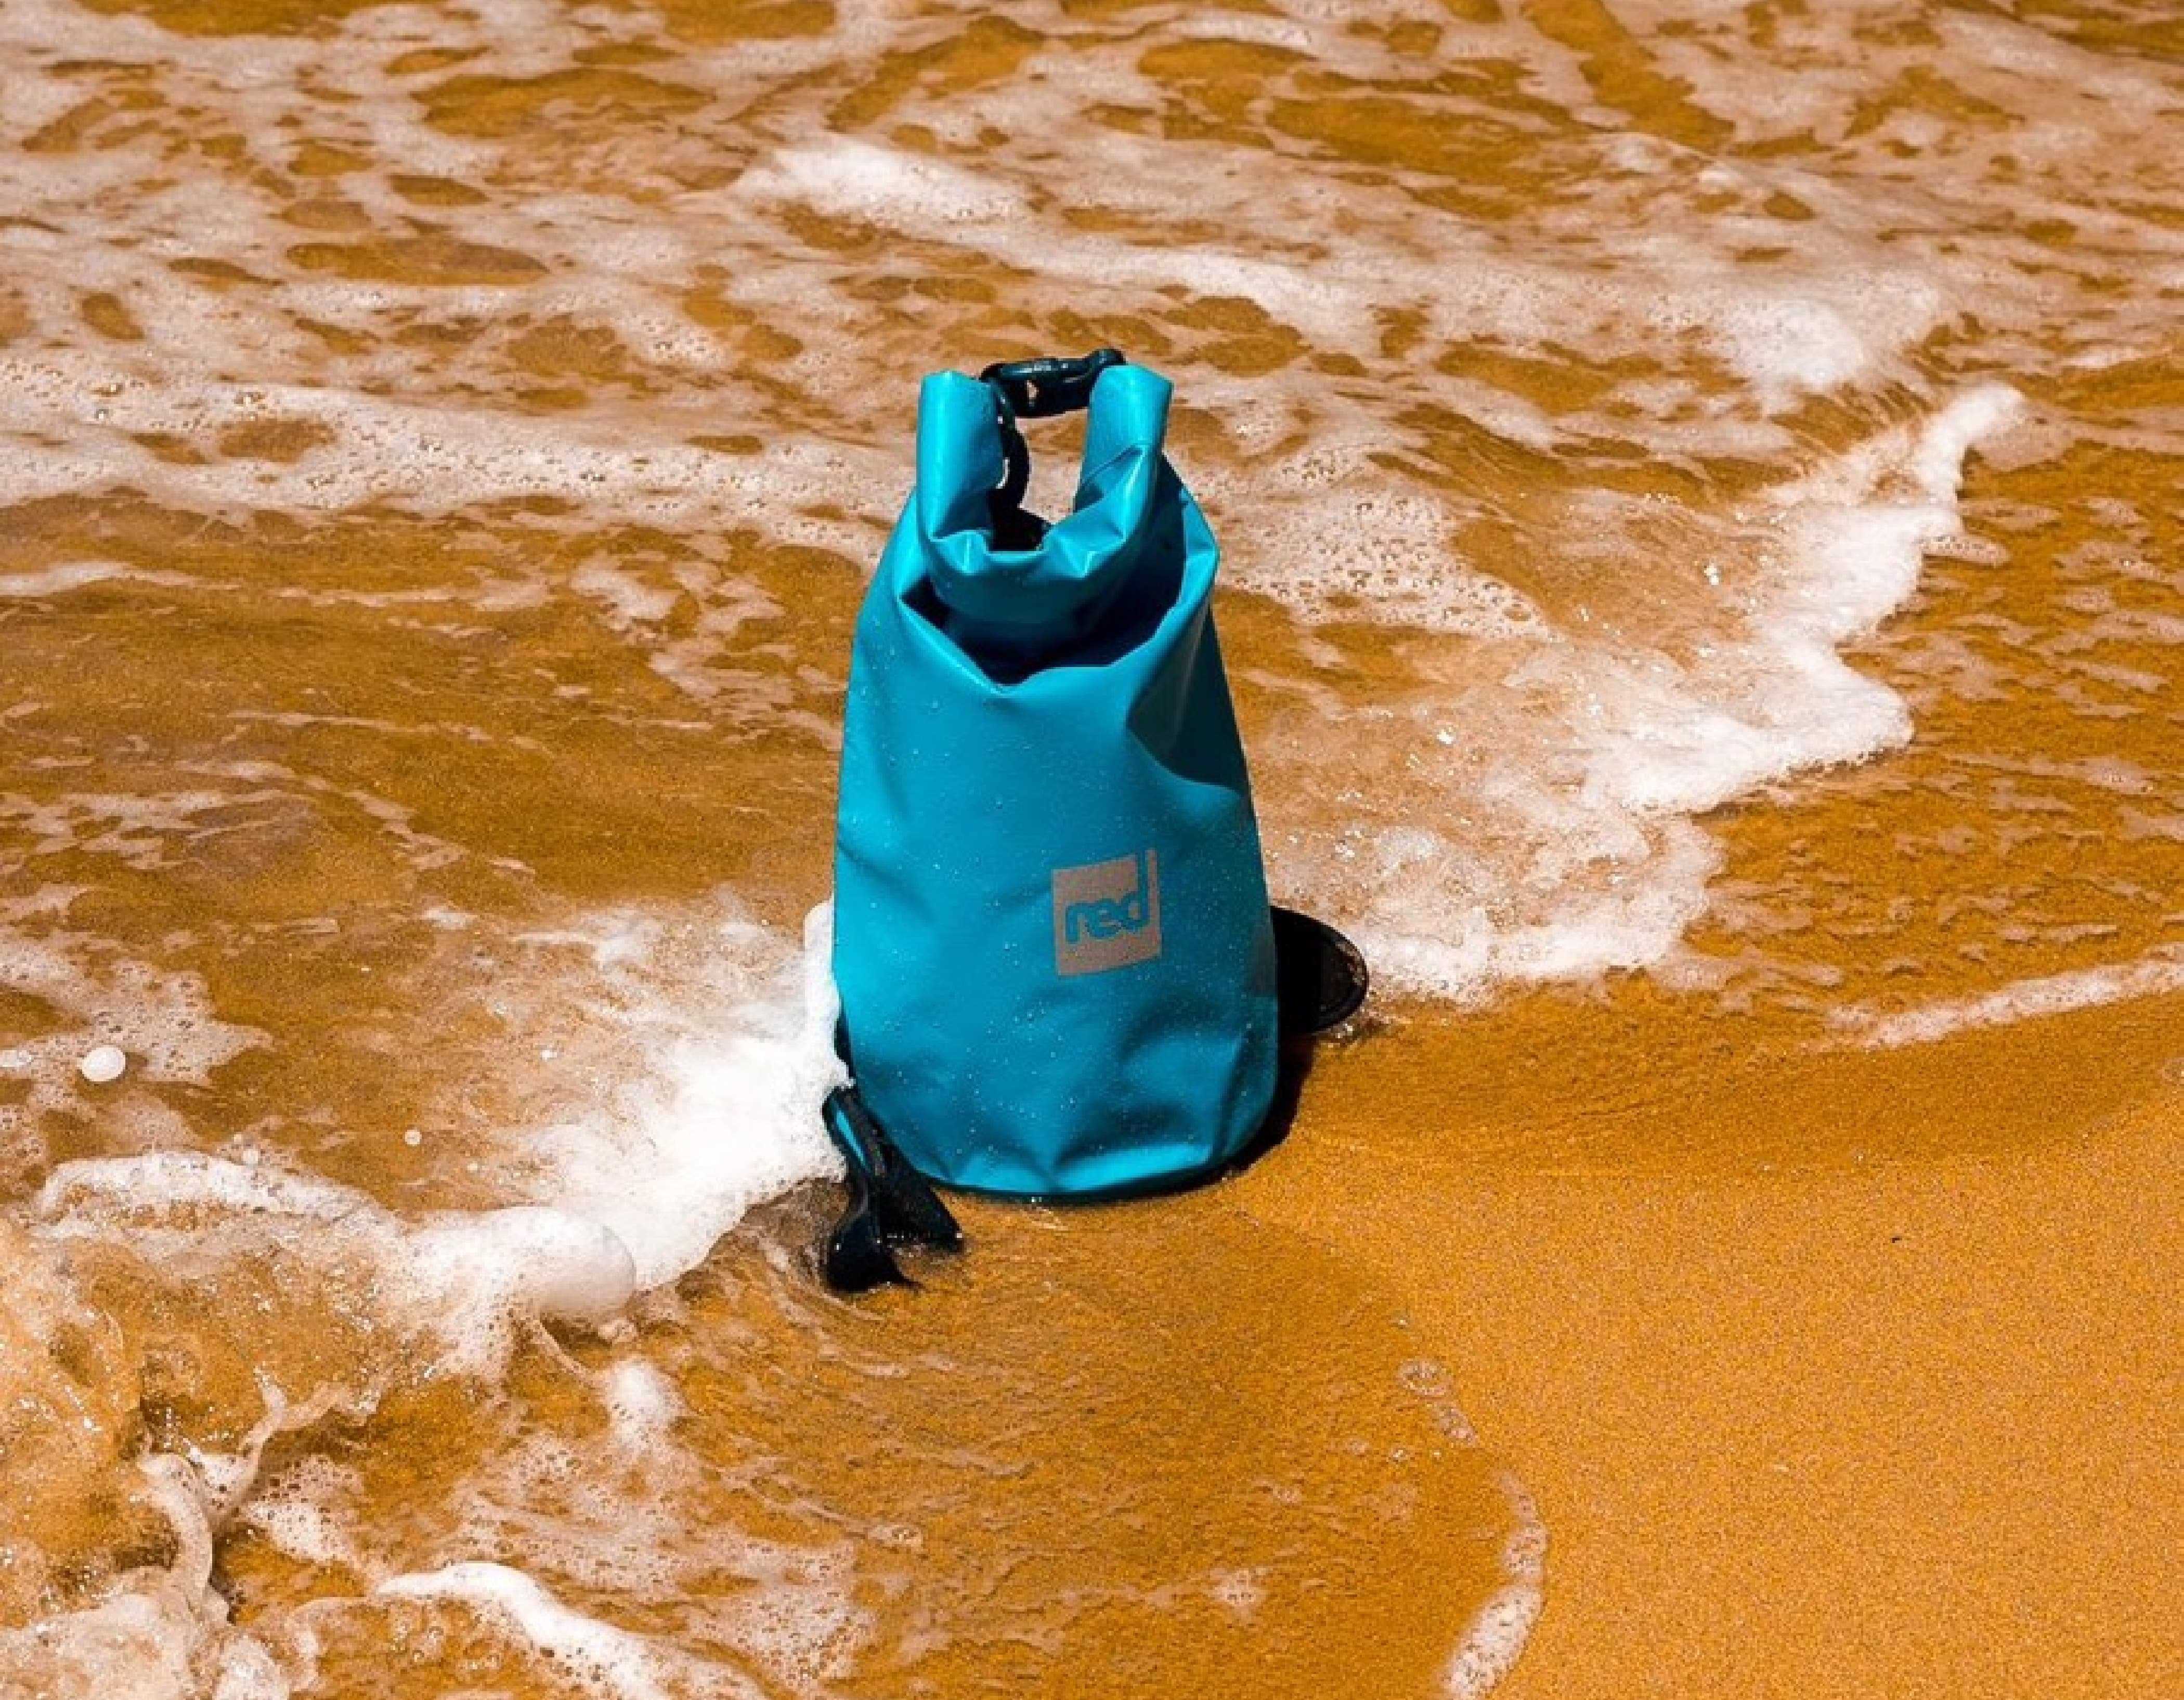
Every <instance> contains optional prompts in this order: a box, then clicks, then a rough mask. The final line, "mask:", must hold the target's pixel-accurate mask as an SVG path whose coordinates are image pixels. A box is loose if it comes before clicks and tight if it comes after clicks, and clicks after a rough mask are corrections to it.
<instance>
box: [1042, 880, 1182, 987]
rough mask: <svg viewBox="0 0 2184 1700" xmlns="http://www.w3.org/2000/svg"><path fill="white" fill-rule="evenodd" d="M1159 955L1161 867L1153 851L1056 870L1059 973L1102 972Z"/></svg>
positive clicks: (1056, 967) (1057, 968) (1055, 952)
mask: <svg viewBox="0 0 2184 1700" xmlns="http://www.w3.org/2000/svg"><path fill="white" fill-rule="evenodd" d="M1160 953H1161V914H1160V863H1159V860H1158V859H1157V858H1156V857H1155V856H1154V854H1153V853H1152V852H1151V851H1150V850H1140V851H1139V852H1138V853H1137V854H1136V855H1134V856H1117V858H1115V859H1114V860H1113V861H1112V862H1089V863H1087V864H1085V865H1084V867H1082V868H1056V869H1055V870H1054V969H1055V972H1056V973H1057V974H1100V973H1103V972H1105V971H1106V969H1111V968H1128V966H1129V965H1130V964H1132V963H1134V962H1151V960H1152V959H1153V958H1155V957H1156V956H1158V955H1159V954H1160Z"/></svg>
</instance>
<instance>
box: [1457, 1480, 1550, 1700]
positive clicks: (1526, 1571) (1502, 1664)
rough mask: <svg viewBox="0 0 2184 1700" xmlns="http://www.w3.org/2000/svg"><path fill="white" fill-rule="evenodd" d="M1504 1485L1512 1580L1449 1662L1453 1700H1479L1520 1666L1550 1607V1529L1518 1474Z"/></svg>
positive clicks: (1506, 1564)
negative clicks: (1543, 1609)
mask: <svg viewBox="0 0 2184 1700" xmlns="http://www.w3.org/2000/svg"><path fill="white" fill-rule="evenodd" d="M1501 1487H1502V1497H1503V1499H1504V1500H1505V1501H1506V1503H1507V1505H1508V1508H1509V1514H1510V1517H1511V1520H1512V1525H1513V1526H1512V1528H1511V1531H1510V1533H1509V1536H1508V1538H1507V1540H1506V1541H1505V1542H1503V1543H1502V1573H1503V1575H1504V1576H1505V1577H1506V1579H1507V1580H1505V1581H1503V1583H1502V1586H1500V1587H1499V1588H1497V1589H1496V1591H1495V1592H1493V1593H1492V1594H1491V1595H1490V1596H1489V1597H1487V1600H1486V1603H1485V1604H1484V1605H1483V1606H1481V1607H1480V1608H1479V1614H1478V1615H1477V1616H1476V1617H1474V1619H1472V1621H1471V1624H1470V1625H1469V1627H1468V1628H1467V1629H1466V1630H1465V1631H1464V1632H1463V1639H1462V1640H1461V1641H1459V1642H1457V1647H1456V1651H1455V1653H1453V1654H1452V1655H1451V1658H1450V1659H1449V1663H1448V1669H1447V1670H1446V1674H1445V1675H1443V1677H1442V1686H1443V1687H1444V1688H1445V1689H1446V1691H1447V1692H1448V1694H1449V1696H1450V1700H1479V1697H1480V1696H1482V1695H1484V1694H1485V1693H1487V1692H1489V1691H1490V1690H1491V1689H1493V1688H1494V1687H1496V1686H1497V1685H1499V1684H1500V1682H1501V1681H1502V1678H1504V1677H1505V1676H1507V1675H1508V1674H1509V1673H1510V1671H1511V1670H1513V1669H1515V1668H1516V1664H1517V1660H1518V1656H1519V1655H1520V1654H1522V1653H1523V1652H1524V1646H1525V1643H1526V1642H1529V1640H1530V1639H1531V1638H1532V1631H1533V1629H1534V1627H1535V1625H1537V1624H1538V1622H1539V1620H1540V1611H1541V1607H1542V1606H1543V1605H1544V1604H1545V1603H1546V1569H1547V1531H1546V1525H1545V1524H1544V1523H1542V1522H1541V1520H1540V1511H1539V1507H1538V1506H1537V1505H1536V1504H1535V1503H1533V1499H1532V1496H1531V1494H1530V1492H1529V1491H1527V1489H1526V1488H1525V1486H1524V1484H1523V1483H1522V1482H1520V1481H1518V1480H1517V1478H1516V1477H1515V1476H1513V1475H1509V1474H1507V1472H1504V1473H1503V1475H1502V1478H1501Z"/></svg>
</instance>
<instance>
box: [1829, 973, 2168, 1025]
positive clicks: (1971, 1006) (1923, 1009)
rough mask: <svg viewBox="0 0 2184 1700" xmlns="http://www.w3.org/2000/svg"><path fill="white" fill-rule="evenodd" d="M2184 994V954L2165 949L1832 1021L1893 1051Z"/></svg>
mask: <svg viewBox="0 0 2184 1700" xmlns="http://www.w3.org/2000/svg"><path fill="white" fill-rule="evenodd" d="M2170 992H2184V951H2174V950H2172V951H2162V952H2157V953H2154V954H2153V955H2151V956H2147V957H2142V958H2140V959H2139V960H2137V961H2136V962H2124V963H2115V964H2108V965H2104V966H2103V967H2099V968H2085V969H2071V970H2070V971H2069V972H2066V973H2063V974H2048V975H2038V976H2036V977H2035V978H2032V979H2029V980H2017V981H2011V982H2010V983H2009V985H2007V986H1997V988H1996V989H1995V990H1993V991H1992V992H1981V993H1980V994H1979V995H1978V996H1977V997H1954V998H1945V999H1942V1000H1941V1001H1939V1002H1936V1003H1926V1004H1921V1005H1919V1006H1917V1007H1916V1008H1910V1009H1900V1010H1892V1011H1885V1012H1884V1011H1881V1010H1878V1009H1874V1008H1866V1007H1864V1006H1862V1005H1858V1004H1849V1005H1846V1006H1844V1007H1842V1008H1838V1009H1835V1010H1832V1011H1830V1014H1829V1019H1830V1021H1831V1022H1833V1023H1834V1024H1835V1025H1836V1026H1837V1027H1838V1028H1840V1029H1841V1030H1842V1031H1844V1032H1846V1033H1847V1034H1848V1035H1849V1036H1852V1037H1853V1038H1854V1039H1855V1040H1856V1041H1857V1042H1858V1043H1860V1044H1863V1045H1869V1046H1872V1047H1876V1048H1881V1049H1892V1048H1894V1047H1897V1046H1899V1045H1927V1044H1931V1043H1933V1042H1935V1041H1936V1040H1937V1039H1946V1038H1947V1037H1948V1036H1950V1035H1952V1034H1954V1033H1962V1032H1965V1031H1970V1030H1972V1029H1975V1028H1980V1027H1998V1026H2003V1025H2007V1024H2009V1023H2011V1022H2015V1021H2027V1020H2033V1019H2038V1018H2039V1017H2041V1016H2044V1015H2063V1014H2069V1013H2070V1011H2071V1010H2074V1009H2092V1008H2098V1007H2100V1006H2101V1005H2103V1004H2106V1003H2123V1002H2126V1000H2128V999H2131V998H2135V997H2163V996H2165V995H2167V994H2169V993H2170Z"/></svg>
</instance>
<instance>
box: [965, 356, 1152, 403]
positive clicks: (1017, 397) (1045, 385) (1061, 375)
mask: <svg viewBox="0 0 2184 1700" xmlns="http://www.w3.org/2000/svg"><path fill="white" fill-rule="evenodd" d="M1123 364H1127V363H1126V362H1125V361H1124V360H1123V355H1122V351H1121V350H1119V349H1116V348H1095V349H1094V350H1093V351H1092V352H1091V353H1089V354H1078V355H1075V356H1068V355H1061V354H1048V355H1044V356H1042V357H1041V358H1039V359H1036V360H1003V361H999V362H997V363H996V364H993V365H991V366H989V367H987V368H986V369H985V370H984V371H983V372H981V373H979V374H978V376H979V379H980V380H981V381H983V382H984V383H986V384H988V385H990V386H992V388H993V392H994V393H995V395H996V396H998V397H1000V403H1001V407H1002V409H1003V412H1004V414H1005V415H1006V417H1007V418H1010V419H1050V418H1051V417H1053V415H1055V414H1073V413H1075V412H1076V411H1077V410H1078V408H1086V407H1089V406H1090V405H1091V404H1092V386H1093V385H1095V384H1096V383H1098V382H1099V381H1100V373H1102V372H1104V371H1106V369H1108V368H1109V367H1110V366H1120V365H1123Z"/></svg>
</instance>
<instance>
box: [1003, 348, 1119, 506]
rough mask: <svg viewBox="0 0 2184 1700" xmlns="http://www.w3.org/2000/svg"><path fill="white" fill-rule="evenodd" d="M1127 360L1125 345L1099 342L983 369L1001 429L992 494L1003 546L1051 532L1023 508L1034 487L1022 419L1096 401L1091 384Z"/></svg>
mask: <svg viewBox="0 0 2184 1700" xmlns="http://www.w3.org/2000/svg"><path fill="white" fill-rule="evenodd" d="M1124 364H1128V363H1127V362H1125V361H1124V359H1123V355H1122V351H1121V350H1119V349H1116V348H1095V349H1094V350H1093V351H1092V352H1091V353H1089V354H1078V355H1075V356H1069V355H1062V354H1045V355H1042V356H1040V357H1039V358H1038V359H1036V360H1000V361H997V362H995V364H993V365H990V366H989V367H987V368H986V369H985V370H984V371H983V372H981V373H979V374H978V377H979V380H980V381H981V382H983V384H984V385H985V386H986V387H987V388H988V389H989V390H991V391H992V392H994V416H995V419H996V420H997V421H998V422H999V424H1000V429H1001V462H1002V467H1003V471H1002V475H1001V483H1000V488H999V489H998V490H996V491H995V492H993V494H992V496H991V497H990V498H989V500H990V501H991V503H992V505H993V510H994V541H995V543H997V544H998V545H999V546H1000V547H1002V548H1004V549H1032V548H1037V547H1039V539H1040V538H1041V537H1043V536H1045V535H1046V522H1045V521H1044V520H1043V519H1039V516H1038V515H1036V514H1027V513H1025V512H1024V507H1023V499H1024V495H1025V492H1028V490H1029V489H1030V488H1031V449H1030V447H1029V446H1028V444H1026V442H1024V439H1023V433H1022V431H1018V430H1017V420H1018V419H1051V418H1053V417H1054V416H1055V415H1056V414H1073V413H1075V412H1077V411H1078V409H1079V408H1088V407H1089V406H1091V405H1092V386H1094V385H1095V384H1096V383H1098V382H1099V381H1100V373H1102V372H1104V371H1106V369H1108V368H1109V367H1111V366H1120V365H1124Z"/></svg>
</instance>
